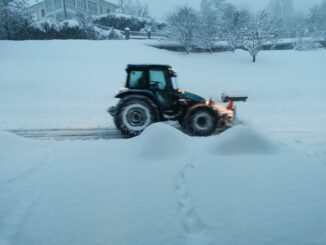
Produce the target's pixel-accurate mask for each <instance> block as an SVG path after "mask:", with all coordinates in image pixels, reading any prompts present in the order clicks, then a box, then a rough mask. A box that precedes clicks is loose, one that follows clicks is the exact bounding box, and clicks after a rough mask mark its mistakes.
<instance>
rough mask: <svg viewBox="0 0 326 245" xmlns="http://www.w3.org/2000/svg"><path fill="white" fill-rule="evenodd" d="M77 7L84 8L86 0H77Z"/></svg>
mask: <svg viewBox="0 0 326 245" xmlns="http://www.w3.org/2000/svg"><path fill="white" fill-rule="evenodd" d="M77 8H79V9H82V10H86V0H77Z"/></svg>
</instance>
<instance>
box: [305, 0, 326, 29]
mask: <svg viewBox="0 0 326 245" xmlns="http://www.w3.org/2000/svg"><path fill="white" fill-rule="evenodd" d="M307 25H308V26H309V30H310V33H316V32H325V33H326V0H323V1H322V2H321V3H320V4H316V5H315V6H313V7H312V8H311V9H310V11H309V14H308V18H307Z"/></svg>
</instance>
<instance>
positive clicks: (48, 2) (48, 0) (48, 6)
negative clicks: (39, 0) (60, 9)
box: [45, 0, 53, 12]
mask: <svg viewBox="0 0 326 245" xmlns="http://www.w3.org/2000/svg"><path fill="white" fill-rule="evenodd" d="M45 9H46V11H47V12H51V11H53V2H52V0H45Z"/></svg>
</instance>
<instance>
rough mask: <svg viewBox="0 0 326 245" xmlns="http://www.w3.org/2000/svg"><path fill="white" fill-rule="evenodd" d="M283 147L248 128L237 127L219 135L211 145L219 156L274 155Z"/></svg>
mask: <svg viewBox="0 0 326 245" xmlns="http://www.w3.org/2000/svg"><path fill="white" fill-rule="evenodd" d="M280 151H281V147H280V146H279V145H277V144H276V143H275V142H273V141H272V140H271V139H269V138H268V137H267V136H266V135H264V134H262V133H260V132H258V131H256V130H254V129H253V128H251V127H248V126H236V127H233V128H232V129H229V130H227V131H225V132H224V133H222V134H220V135H218V136H217V137H216V139H215V140H214V142H213V143H212V145H211V152H212V153H213V154H217V155H240V154H273V153H277V152H280Z"/></svg>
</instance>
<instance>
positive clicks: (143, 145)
mask: <svg viewBox="0 0 326 245" xmlns="http://www.w3.org/2000/svg"><path fill="white" fill-rule="evenodd" d="M190 140H191V138H190V137H189V136H188V135H185V134H184V133H182V132H181V131H180V130H178V129H176V128H174V127H172V126H170V125H168V124H165V123H155V124H152V125H151V126H149V127H148V128H147V129H146V130H145V131H144V132H143V133H142V134H141V135H140V136H139V137H136V138H135V139H133V141H134V142H133V143H134V144H136V145H137V147H138V151H137V152H138V154H140V155H141V156H143V157H145V158H160V159H162V158H163V159H169V158H175V157H179V156H183V155H184V154H185V153H186V152H188V151H189V142H190Z"/></svg>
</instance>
